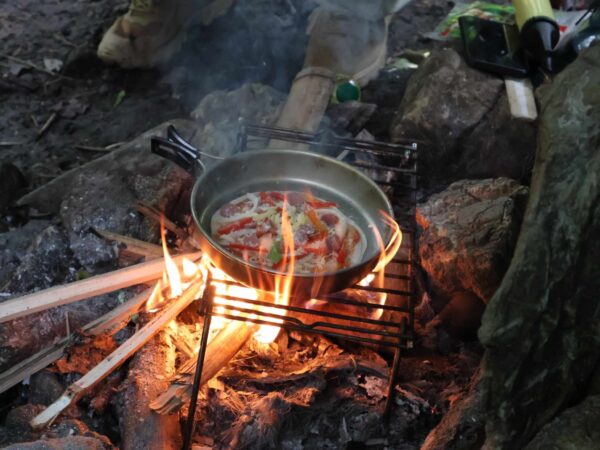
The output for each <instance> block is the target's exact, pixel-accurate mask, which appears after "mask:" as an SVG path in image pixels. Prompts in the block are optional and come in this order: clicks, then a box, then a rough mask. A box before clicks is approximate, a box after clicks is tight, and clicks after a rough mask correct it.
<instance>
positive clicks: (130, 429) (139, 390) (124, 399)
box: [111, 329, 181, 450]
mask: <svg viewBox="0 0 600 450" xmlns="http://www.w3.org/2000/svg"><path fill="white" fill-rule="evenodd" d="M175 360H176V352H175V348H174V347H173V343H172V338H171V334H170V332H169V331H168V330H167V329H165V330H164V331H162V332H160V333H158V334H157V335H156V336H155V337H154V338H153V339H151V340H150V341H149V342H148V343H147V344H146V345H144V347H143V348H142V349H140V351H139V352H137V353H136V354H135V356H134V357H133V359H132V361H131V363H130V364H129V368H128V373H127V378H126V379H125V380H124V382H123V383H121V385H120V386H119V388H118V392H117V394H116V396H113V398H112V400H111V402H112V403H113V404H114V405H115V406H116V413H117V417H118V418H119V429H120V431H121V442H120V443H119V447H120V449H121V450H142V449H143V450H180V449H181V427H180V425H179V416H178V415H177V414H172V415H170V416H163V415H161V414H156V412H154V411H153V410H152V409H150V406H149V403H150V402H151V401H152V400H154V398H156V396H157V395H159V394H160V393H161V392H163V391H164V390H165V389H166V388H167V387H168V386H169V381H168V379H169V378H170V377H171V376H172V375H173V374H174V373H175Z"/></svg>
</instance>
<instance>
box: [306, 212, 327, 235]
mask: <svg viewBox="0 0 600 450" xmlns="http://www.w3.org/2000/svg"><path fill="white" fill-rule="evenodd" d="M306 215H307V216H308V218H309V219H310V221H311V222H312V224H313V225H314V227H315V228H316V229H317V231H319V232H321V233H327V232H328V230H327V227H326V226H325V224H324V223H323V222H321V219H319V216H317V213H316V212H315V210H314V209H309V210H307V211H306Z"/></svg>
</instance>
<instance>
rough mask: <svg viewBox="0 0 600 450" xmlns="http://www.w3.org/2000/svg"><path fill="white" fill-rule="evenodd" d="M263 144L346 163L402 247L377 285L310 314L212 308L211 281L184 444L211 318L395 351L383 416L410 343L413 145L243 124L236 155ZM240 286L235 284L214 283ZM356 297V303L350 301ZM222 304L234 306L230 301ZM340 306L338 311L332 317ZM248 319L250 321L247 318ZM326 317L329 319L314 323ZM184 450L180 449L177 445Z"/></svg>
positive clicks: (295, 309)
mask: <svg viewBox="0 0 600 450" xmlns="http://www.w3.org/2000/svg"><path fill="white" fill-rule="evenodd" d="M267 142H271V146H273V144H274V143H275V142H276V143H281V144H282V145H283V146H286V147H287V148H290V147H291V146H295V148H298V146H302V147H304V148H309V149H311V150H313V151H317V152H320V153H326V154H329V155H330V156H332V157H335V158H337V159H339V160H341V161H344V162H347V163H349V164H351V165H353V166H355V167H357V168H359V169H360V170H362V171H363V172H365V173H366V174H367V175H368V176H369V177H370V178H371V179H372V180H373V181H375V182H376V183H377V184H378V185H379V186H380V187H381V189H382V190H383V191H384V192H385V193H386V195H387V196H388V198H389V200H390V202H391V204H392V206H393V208H394V214H395V219H396V221H397V222H398V224H399V225H400V229H401V231H402V235H403V236H402V246H401V247H400V249H399V251H398V253H397V254H396V255H395V256H394V258H393V259H392V261H391V262H390V263H389V264H388V265H387V266H386V270H385V278H384V282H383V286H377V285H370V286H360V285H355V286H353V287H352V288H349V289H346V290H345V291H342V292H338V293H335V294H329V295H324V296H322V297H319V298H317V299H314V300H317V301H321V302H326V303H328V304H330V305H336V308H335V309H336V311H327V310H317V309H313V308H310V307H305V306H303V307H301V306H286V305H277V306H274V305H273V304H272V303H270V302H265V301H262V300H247V299H242V298H237V297H232V296H226V295H219V298H220V299H222V300H225V302H222V301H221V302H219V305H218V308H216V306H217V305H215V303H214V297H215V289H214V284H213V282H212V280H208V283H207V288H206V289H205V292H204V295H203V297H202V299H201V300H200V312H201V314H203V315H204V329H203V335H202V338H201V342H200V351H199V353H198V364H197V366H196V376H195V379H194V386H193V391H192V399H191V401H190V409H189V415H188V422H187V426H186V433H185V442H186V443H188V444H189V442H191V436H192V433H193V427H194V416H195V414H194V411H195V408H196V400H197V396H198V390H199V388H200V386H199V382H200V376H201V374H202V365H203V362H204V355H205V352H206V346H207V343H208V342H207V341H208V330H209V328H210V322H211V318H212V317H213V316H220V317H224V318H227V319H230V320H244V321H249V322H253V323H256V324H266V325H273V324H274V322H273V321H274V320H277V321H278V322H280V323H277V324H276V325H277V326H280V327H281V328H284V329H286V330H296V331H301V332H308V333H318V334H321V335H323V336H328V337H333V338H341V339H346V340H349V341H354V342H359V343H365V344H373V345H382V346H387V347H391V348H392V349H393V350H394V361H393V364H392V369H391V372H390V377H389V383H388V396H387V400H386V404H385V408H384V415H385V416H387V415H388V414H389V411H390V406H391V404H392V400H393V393H394V389H393V388H394V382H395V379H396V377H397V374H398V368H399V363H400V351H401V349H403V348H412V346H413V343H414V306H415V302H414V281H413V274H414V272H413V270H414V269H413V263H412V260H413V248H414V231H415V216H414V207H415V203H416V187H417V145H416V144H415V143H412V142H408V141H407V142H405V143H398V144H389V143H383V142H375V141H367V140H359V139H349V138H342V137H339V136H335V135H332V134H331V133H316V134H312V133H306V132H301V131H295V130H288V129H283V128H271V127H263V126H256V125H246V126H244V127H243V130H242V132H241V133H240V136H239V140H238V146H239V148H238V150H239V151H252V149H254V148H264V147H265V144H266V143H267ZM218 282H219V283H226V284H232V285H238V286H243V285H241V284H240V283H237V282H235V281H225V282H224V281H221V280H219V281H218ZM377 294H386V295H387V300H386V303H385V304H384V305H380V304H378V303H374V302H369V301H368V300H367V301H365V297H366V298H368V297H373V296H376V295H377ZM357 298H358V299H362V300H361V301H359V300H357ZM229 301H231V302H233V304H229ZM236 302H243V303H245V304H247V305H252V306H255V307H263V308H264V307H268V308H270V310H269V312H266V311H261V312H257V310H256V309H251V308H245V307H240V306H239V303H237V304H236ZM297 304H306V301H305V299H292V300H291V302H290V305H297ZM339 309H345V310H346V311H345V312H338V310H339ZM375 310H383V313H382V315H381V316H380V317H378V318H372V317H369V316H372V315H373V314H372V313H373V311H375ZM250 314H252V317H248V315H250ZM323 318H327V319H329V320H327V321H326V320H321V319H323ZM184 448H185V447H184Z"/></svg>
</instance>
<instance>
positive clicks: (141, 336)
mask: <svg viewBox="0 0 600 450" xmlns="http://www.w3.org/2000/svg"><path fill="white" fill-rule="evenodd" d="M200 288H201V283H200V282H198V280H196V281H194V282H192V284H191V286H190V287H189V288H188V289H187V290H186V291H185V292H184V293H183V294H182V295H181V296H180V297H179V298H178V299H176V300H173V301H172V302H171V303H170V304H169V305H168V306H167V307H166V308H165V309H163V310H162V311H160V312H159V313H158V314H157V316H156V317H154V319H152V320H151V321H150V322H148V323H147V324H146V325H144V326H143V327H142V328H141V329H140V330H139V331H138V332H137V333H135V334H134V335H133V336H132V337H130V338H129V339H127V340H126V341H125V342H124V343H123V344H122V345H121V346H119V347H118V348H117V349H116V350H115V351H114V352H112V353H111V354H110V355H108V356H107V357H106V358H105V359H103V360H102V361H101V362H100V364H98V365H97V366H96V367H94V368H93V369H92V370H90V371H89V372H88V373H86V374H85V375H84V376H83V377H81V378H80V379H79V380H78V381H76V382H75V383H73V384H72V385H71V386H69V387H68V388H67V390H66V391H65V392H64V393H63V395H62V396H60V397H59V398H58V400H56V401H55V402H54V403H52V404H51V405H50V406H49V407H48V408H46V409H45V410H44V411H42V412H41V413H40V414H38V415H37V416H36V417H34V418H33V420H32V421H31V422H30V424H31V426H32V427H33V428H41V427H44V426H46V425H47V424H49V423H50V422H52V421H53V420H54V419H55V418H56V417H57V416H58V415H59V414H60V413H61V412H62V411H63V410H64V409H65V408H68V407H69V406H70V405H72V404H73V403H74V402H75V401H76V400H77V399H78V398H79V397H80V396H81V395H82V394H83V393H85V392H86V391H87V390H89V389H91V388H93V387H94V386H95V385H96V384H98V383H99V382H100V381H102V380H103V379H104V378H105V377H106V376H107V375H109V374H110V373H111V372H112V371H113V370H115V369H117V368H118V367H119V366H120V365H121V364H123V363H124V362H125V360H127V359H128V358H129V357H130V356H131V355H133V354H134V353H135V352H136V351H138V350H139V349H140V348H141V347H142V346H143V345H144V344H145V343H146V342H148V341H149V340H150V339H151V338H152V337H153V336H154V335H156V333H158V332H159V331H160V330H161V329H162V328H163V327H164V326H165V325H167V323H169V322H170V321H171V320H172V319H173V318H175V317H176V316H177V315H178V314H179V313H180V312H181V311H183V310H184V309H185V308H186V307H187V306H188V305H189V304H190V303H192V301H194V300H195V299H196V296H197V294H198V292H199V291H200Z"/></svg>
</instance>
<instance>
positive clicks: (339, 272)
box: [190, 149, 395, 280]
mask: <svg viewBox="0 0 600 450" xmlns="http://www.w3.org/2000/svg"><path fill="white" fill-rule="evenodd" d="M250 153H252V154H258V156H268V155H281V154H286V155H288V154H290V153H294V154H297V155H302V156H304V157H309V158H315V159H321V160H326V161H328V162H329V163H333V164H335V165H338V166H340V167H342V168H343V169H344V170H347V171H349V172H352V173H353V174H354V175H355V176H358V177H359V178H360V179H362V180H363V181H364V182H365V183H367V184H370V185H371V187H373V188H374V189H375V190H376V191H378V192H379V193H380V195H381V197H382V199H383V200H384V202H385V206H386V208H387V211H385V212H386V213H387V214H389V216H390V217H391V218H392V219H394V220H395V217H394V210H393V208H392V204H391V203H390V201H389V199H388V197H387V195H385V193H384V192H383V191H382V190H381V188H380V187H379V186H378V185H377V183H375V182H374V181H373V180H372V179H371V178H369V177H368V176H367V175H365V174H364V173H362V172H361V171H359V170H358V169H356V168H355V167H353V166H351V165H350V164H348V163H345V162H343V161H340V160H338V159H335V158H332V157H330V156H326V155H322V154H320V153H315V152H310V151H306V150H295V149H289V150H287V149H260V150H248V151H246V152H240V153H236V154H235V155H232V156H229V157H227V158H226V159H224V160H222V161H220V162H219V163H217V164H215V165H214V166H212V167H211V168H210V169H207V170H206V171H205V172H204V173H202V174H201V175H200V176H199V177H198V178H197V179H196V182H195V183H194V186H193V188H192V195H191V198H190V205H191V210H192V216H193V218H194V222H195V224H196V228H197V229H198V231H199V232H200V233H201V234H202V236H203V238H204V239H206V240H207V241H208V242H209V243H210V245H211V247H212V248H213V249H214V250H216V251H217V252H219V253H220V254H221V255H222V256H224V257H226V258H229V259H233V260H235V261H236V262H237V263H239V264H242V265H243V266H246V267H248V268H250V269H252V270H256V271H259V272H263V273H266V274H268V275H270V276H290V274H289V272H281V271H277V270H272V269H268V268H264V267H261V266H257V265H255V264H251V263H249V262H247V261H244V260H243V259H242V258H240V257H238V256H236V255H234V254H233V253H230V252H228V251H227V250H225V249H224V248H223V247H222V246H221V245H220V244H219V243H218V242H216V241H215V240H214V239H213V238H212V236H211V234H210V233H207V232H206V230H205V229H204V227H203V226H202V225H201V221H200V220H199V217H198V211H197V209H196V208H195V207H194V205H195V203H196V196H197V194H198V192H199V190H200V187H201V184H202V181H203V180H204V179H205V178H206V177H207V176H208V175H209V174H210V173H212V172H214V171H215V170H218V168H219V167H220V166H222V165H224V164H226V163H228V162H230V161H231V160H238V159H242V158H243V157H246V155H248V154H250ZM363 231H364V230H363ZM391 237H392V236H391V233H388V236H385V237H383V236H382V241H383V245H384V247H387V245H388V244H389V242H390V240H391ZM380 256H381V251H378V252H376V253H375V254H374V255H373V256H372V257H368V258H363V259H361V261H360V262H359V263H357V264H353V265H352V266H350V267H345V268H343V269H340V270H336V271H333V272H320V273H313V274H306V273H293V274H292V275H291V276H293V277H294V278H299V279H306V280H309V279H312V278H329V277H335V276H339V275H343V274H346V273H348V272H352V271H354V270H356V269H357V268H358V267H359V266H361V265H368V264H369V263H371V262H372V261H373V260H374V259H376V258H379V257H380ZM221 269H222V268H221Z"/></svg>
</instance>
